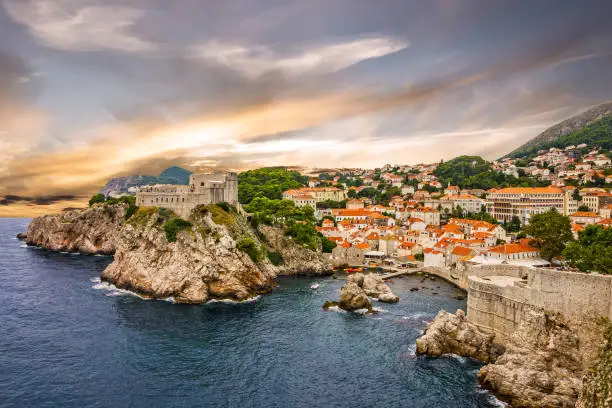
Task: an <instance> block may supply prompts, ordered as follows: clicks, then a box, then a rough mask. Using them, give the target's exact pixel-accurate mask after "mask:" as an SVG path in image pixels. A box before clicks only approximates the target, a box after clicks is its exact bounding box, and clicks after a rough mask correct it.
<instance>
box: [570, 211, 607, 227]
mask: <svg viewBox="0 0 612 408" xmlns="http://www.w3.org/2000/svg"><path fill="white" fill-rule="evenodd" d="M569 218H570V220H571V221H572V222H573V223H574V224H581V225H588V224H597V223H598V222H599V221H601V216H600V215H599V214H597V213H594V212H590V211H588V212H587V211H576V212H575V213H573V214H570V216H569Z"/></svg>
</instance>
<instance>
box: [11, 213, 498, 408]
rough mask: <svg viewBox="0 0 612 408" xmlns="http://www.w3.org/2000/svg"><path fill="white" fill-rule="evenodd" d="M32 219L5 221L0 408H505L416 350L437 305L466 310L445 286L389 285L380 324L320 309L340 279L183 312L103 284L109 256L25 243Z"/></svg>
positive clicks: (470, 364)
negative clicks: (22, 237)
mask: <svg viewBox="0 0 612 408" xmlns="http://www.w3.org/2000/svg"><path fill="white" fill-rule="evenodd" d="M28 222H29V220H27V219H0V407H2V408H9V407H20V408H21V407H133V408H136V407H165V408H167V407H279V408H281V407H283V408H284V407H287V408H298V407H325V408H330V407H347V408H349V407H350V408H360V407H364V408H365V407H427V408H436V407H440V408H446V407H499V406H503V404H502V403H500V402H499V401H497V400H496V399H495V398H494V397H493V396H492V395H491V394H489V393H488V392H487V391H485V390H483V389H481V388H480V387H479V385H478V382H477V379H476V375H477V373H478V370H479V368H480V367H481V363H479V362H477V361H475V360H472V359H469V358H463V357H458V356H445V357H441V358H428V357H423V356H418V357H417V356H416V355H415V340H416V339H417V338H418V337H419V336H420V335H421V334H422V333H423V330H424V329H425V327H426V325H427V323H428V322H429V321H431V320H432V319H433V318H434V317H435V315H436V313H437V312H438V311H439V310H441V309H444V310H447V311H452V312H454V311H455V310H456V309H459V308H461V309H465V307H466V302H465V300H459V299H457V296H458V295H461V294H462V293H461V292H460V291H459V290H458V289H456V288H455V287H453V286H452V285H450V284H448V283H446V282H444V281H442V280H440V279H437V280H435V281H433V280H430V279H424V278H423V277H419V276H411V277H404V278H398V279H393V280H392V282H390V286H391V288H392V290H393V292H395V293H396V294H397V295H399V296H400V297H401V301H400V302H399V303H397V304H385V303H379V302H374V306H375V307H376V309H377V311H378V313H376V314H374V315H363V314H360V313H347V312H344V311H340V310H329V311H324V310H323V309H322V307H321V306H322V305H323V303H324V302H325V301H326V300H337V299H338V298H339V294H340V288H341V287H342V285H343V281H342V279H334V278H333V277H325V278H307V277H295V278H293V277H287V278H280V279H278V287H276V289H274V291H272V292H271V293H270V294H267V295H264V296H261V297H258V298H256V299H253V300H251V301H248V302H243V303H232V302H212V303H208V304H204V305H180V304H174V303H172V299H166V300H147V299H142V298H140V297H138V296H136V295H134V294H131V293H129V292H126V291H122V290H118V289H116V288H114V287H113V286H111V285H108V284H105V283H102V282H100V279H99V277H100V275H101V273H102V271H103V270H104V268H105V267H106V266H107V265H108V264H110V263H111V262H112V258H111V257H104V256H86V255H76V254H67V253H66V254H63V253H53V252H49V251H46V250H43V249H38V248H34V247H28V246H26V245H25V244H24V243H23V242H20V241H19V240H17V239H16V238H15V235H16V234H17V233H19V232H24V231H25V230H26V229H27V225H28ZM315 283H317V284H318V285H319V286H318V287H317V288H316V289H313V288H311V286H312V285H313V284H315ZM411 288H419V290H418V291H411V290H410V289H411Z"/></svg>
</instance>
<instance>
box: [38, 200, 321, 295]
mask: <svg viewBox="0 0 612 408" xmlns="http://www.w3.org/2000/svg"><path fill="white" fill-rule="evenodd" d="M126 210H127V205H125V204H118V205H95V206H93V207H92V208H88V209H83V210H74V211H69V212H65V213H62V214H60V215H48V216H43V217H38V218H36V219H34V220H33V221H32V222H31V223H30V226H29V227H28V232H27V237H26V241H27V242H28V244H30V245H36V246H40V247H43V248H46V249H49V250H53V251H66V252H80V253H84V254H105V255H114V256H115V259H114V262H113V263H112V264H110V265H109V266H108V267H107V269H106V270H105V271H104V273H103V275H102V279H103V280H105V281H107V282H110V283H113V284H114V285H116V286H117V287H120V288H122V289H128V290H131V291H134V292H136V293H139V294H141V295H143V296H149V297H152V298H167V297H173V298H174V299H175V300H176V301H177V302H183V303H203V302H206V301H208V300H211V299H231V300H238V301H239V300H245V299H248V298H251V297H253V296H256V295H259V294H262V293H265V292H268V291H270V290H271V289H272V288H273V287H274V286H275V282H274V278H275V277H276V276H277V275H278V274H279V273H283V274H312V273H317V274H322V273H327V272H328V271H330V270H331V268H330V267H329V265H328V264H327V263H325V262H324V261H323V259H322V257H321V254H319V253H316V252H314V251H310V250H308V249H306V248H303V247H301V246H299V245H297V244H296V243H295V242H293V241H291V240H288V238H287V237H285V236H284V232H283V231H282V230H280V229H277V228H270V229H269V230H268V231H266V232H267V235H266V238H271V239H274V241H273V242H274V244H273V245H272V244H269V243H263V242H261V241H260V240H259V239H258V237H257V234H256V233H255V231H253V230H252V229H251V228H250V226H249V225H248V223H247V221H246V219H244V218H243V217H242V216H241V215H239V214H236V213H235V212H234V211H231V213H228V212H226V211H224V210H222V209H219V208H217V207H215V208H210V209H209V210H214V211H209V210H206V209H205V210H202V211H201V212H196V211H194V212H193V213H192V215H191V218H190V221H191V222H192V226H191V227H189V228H184V229H183V230H181V231H179V232H178V233H177V235H176V241H175V242H169V241H168V239H167V236H166V233H165V231H164V228H163V224H164V222H165V221H166V220H167V219H168V217H169V215H168V214H167V212H166V215H164V216H162V215H161V212H160V211H159V209H156V208H152V207H151V208H147V207H142V208H141V209H139V210H138V212H136V214H134V215H133V216H132V217H130V218H129V219H128V220H127V221H126V220H125V214H126ZM213 213H214V214H213ZM164 217H165V218H164ZM213 218H214V219H215V220H216V222H218V223H219V224H217V223H216V222H215V221H213ZM244 238H250V239H251V240H252V241H253V242H255V243H256V246H257V248H259V249H260V250H261V249H262V248H264V246H266V245H267V246H268V248H270V247H272V249H274V250H277V251H278V252H279V253H280V255H281V256H282V257H283V259H284V260H285V263H284V264H283V265H281V266H280V267H276V266H274V265H272V263H270V261H269V260H268V259H267V258H266V256H265V255H264V254H263V253H261V252H260V254H259V255H260V256H259V257H255V259H256V260H255V261H254V260H253V259H251V257H250V256H249V255H247V253H246V252H244V251H242V250H239V249H238V248H237V244H236V243H237V242H238V241H240V240H241V239H244ZM252 255H253V254H252Z"/></svg>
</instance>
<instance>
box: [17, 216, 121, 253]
mask: <svg viewBox="0 0 612 408" xmlns="http://www.w3.org/2000/svg"><path fill="white" fill-rule="evenodd" d="M126 210H127V205H126V204H116V205H95V206H93V207H91V208H87V209H78V210H71V211H66V212H63V213H61V214H55V215H45V216H42V217H37V218H34V219H33V220H32V222H31V223H30V225H29V226H28V231H27V234H26V238H25V240H26V243H27V244H28V245H34V246H38V247H42V248H46V249H49V250H51V251H58V252H79V253H83V254H101V255H112V254H114V253H115V248H116V243H117V237H118V235H119V231H120V229H121V227H122V226H123V224H124V222H125V214H126Z"/></svg>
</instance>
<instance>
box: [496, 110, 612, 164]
mask: <svg viewBox="0 0 612 408" xmlns="http://www.w3.org/2000/svg"><path fill="white" fill-rule="evenodd" d="M608 115H611V116H612V101H608V102H604V103H601V104H599V105H595V106H592V107H591V108H589V109H587V110H586V111H584V112H582V113H579V114H577V115H574V116H572V117H570V118H568V119H565V120H563V121H561V122H559V123H557V124H555V125H553V126H551V127H549V128H548V129H546V130H545V131H543V132H542V133H540V134H539V135H537V136H536V137H534V138H533V139H531V140H529V141H528V142H526V143H524V144H522V145H521V146H519V147H518V148H516V149H514V150H512V151H511V152H510V153H508V154H506V155H504V156H503V157H502V158H507V157H510V158H516V157H521V156H524V155H526V154H528V153H529V151H532V150H539V149H540V148H544V146H545V145H547V144H550V143H554V142H555V141H557V140H558V139H559V138H561V137H563V136H566V135H569V134H571V133H573V132H576V131H579V130H582V129H584V128H585V127H587V126H589V125H592V124H593V123H595V122H597V121H599V120H601V119H603V118H605V117H606V116H608Z"/></svg>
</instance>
